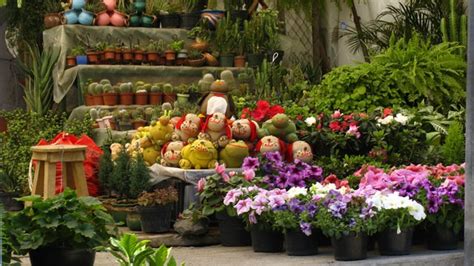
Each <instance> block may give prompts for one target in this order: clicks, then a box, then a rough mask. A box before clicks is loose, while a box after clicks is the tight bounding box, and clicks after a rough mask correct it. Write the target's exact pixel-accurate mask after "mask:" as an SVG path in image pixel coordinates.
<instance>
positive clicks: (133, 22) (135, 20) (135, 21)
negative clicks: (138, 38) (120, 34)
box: [129, 14, 141, 27]
mask: <svg viewBox="0 0 474 266" xmlns="http://www.w3.org/2000/svg"><path fill="white" fill-rule="evenodd" d="M140 22H141V19H140V16H138V15H136V14H135V15H131V16H130V21H129V26H130V27H138V26H140Z"/></svg>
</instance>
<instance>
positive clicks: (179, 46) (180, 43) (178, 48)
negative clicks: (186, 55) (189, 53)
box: [168, 40, 184, 53]
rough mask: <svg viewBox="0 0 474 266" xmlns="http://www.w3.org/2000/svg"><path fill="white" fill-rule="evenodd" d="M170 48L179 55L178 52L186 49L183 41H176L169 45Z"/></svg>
mask: <svg viewBox="0 0 474 266" xmlns="http://www.w3.org/2000/svg"><path fill="white" fill-rule="evenodd" d="M168 48H169V49H170V50H173V51H174V52H176V53H177V52H179V51H181V50H182V49H183V48H184V41H183V40H174V41H172V42H171V43H170V44H169V45H168Z"/></svg>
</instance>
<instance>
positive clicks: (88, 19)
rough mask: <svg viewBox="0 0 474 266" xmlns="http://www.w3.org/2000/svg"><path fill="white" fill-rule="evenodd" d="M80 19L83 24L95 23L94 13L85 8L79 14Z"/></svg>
mask: <svg viewBox="0 0 474 266" xmlns="http://www.w3.org/2000/svg"><path fill="white" fill-rule="evenodd" d="M78 21H79V23H80V24H82V25H92V24H93V23H94V13H92V12H89V11H87V10H84V9H83V10H82V12H81V14H79V17H78Z"/></svg>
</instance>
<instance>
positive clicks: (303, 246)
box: [285, 230, 318, 256]
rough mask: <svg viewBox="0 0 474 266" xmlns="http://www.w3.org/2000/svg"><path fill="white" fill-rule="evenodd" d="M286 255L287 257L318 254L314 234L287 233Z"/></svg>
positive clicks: (316, 240) (298, 231) (299, 231)
mask: <svg viewBox="0 0 474 266" xmlns="http://www.w3.org/2000/svg"><path fill="white" fill-rule="evenodd" d="M285 240H286V254H288V256H311V255H316V254H318V239H317V235H316V234H314V233H313V234H311V235H309V236H307V235H305V234H304V233H303V232H301V230H297V231H288V232H286V234H285Z"/></svg>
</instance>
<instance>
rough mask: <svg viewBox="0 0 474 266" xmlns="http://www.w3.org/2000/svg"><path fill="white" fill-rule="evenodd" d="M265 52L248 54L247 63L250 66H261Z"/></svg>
mask: <svg viewBox="0 0 474 266" xmlns="http://www.w3.org/2000/svg"><path fill="white" fill-rule="evenodd" d="M264 58H265V55H264V54H247V63H248V66H249V67H260V66H261V65H262V62H263V59H264Z"/></svg>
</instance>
